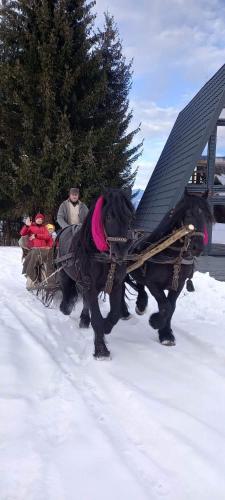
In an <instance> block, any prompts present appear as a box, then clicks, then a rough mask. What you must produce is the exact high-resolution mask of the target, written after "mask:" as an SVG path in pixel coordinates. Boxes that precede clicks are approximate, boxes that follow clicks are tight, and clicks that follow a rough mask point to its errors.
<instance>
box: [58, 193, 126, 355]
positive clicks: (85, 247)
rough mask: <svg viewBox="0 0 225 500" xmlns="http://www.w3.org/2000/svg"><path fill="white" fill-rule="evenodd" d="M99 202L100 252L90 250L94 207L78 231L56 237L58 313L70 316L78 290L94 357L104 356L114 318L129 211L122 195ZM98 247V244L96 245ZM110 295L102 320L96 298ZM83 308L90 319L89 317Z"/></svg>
mask: <svg viewBox="0 0 225 500" xmlns="http://www.w3.org/2000/svg"><path fill="white" fill-rule="evenodd" d="M99 202H101V214H100V218H101V220H99V221H98V222H99V224H100V229H101V228H102V234H101V235H100V236H101V237H102V238H103V247H104V246H105V250H104V251H100V250H99V249H98V248H97V247H96V241H95V242H94V237H93V221H94V220H96V209H97V204H94V205H93V207H92V208H91V209H90V211H89V214H88V215H87V218H86V220H85V222H84V224H83V226H82V228H81V229H80V230H79V231H78V232H77V233H75V234H74V235H73V234H72V233H73V227H71V226H69V227H68V228H66V229H65V230H63V232H62V234H61V235H60V237H59V261H60V262H61V264H62V265H63V267H64V268H63V269H62V270H61V271H60V283H61V288H62V292H63V299H62V302H61V305H60V310H61V311H62V312H63V313H64V314H70V313H71V311H72V309H73V306H74V304H75V302H76V299H77V297H78V290H79V289H80V291H81V293H82V296H83V301H84V307H83V311H82V313H81V318H80V326H82V327H86V328H87V327H88V326H89V324H90V322H91V325H92V327H93V330H94V345H95V351H94V356H95V357H96V358H104V357H109V356H110V352H109V350H108V349H107V347H106V345H105V340H104V335H105V334H109V333H110V332H111V330H112V328H113V326H114V325H115V324H116V323H117V321H118V320H119V318H120V310H121V300H122V286H123V282H124V279H125V276H126V262H125V259H126V256H127V252H128V248H129V245H130V241H129V233H130V231H129V230H130V226H131V224H132V219H133V216H134V209H133V205H132V203H131V201H130V200H129V197H128V196H127V194H126V192H125V191H123V190H120V189H109V190H107V191H106V192H105V193H104V194H103V196H102V197H100V198H99V199H98V200H97V203H99ZM97 246H98V245H97ZM105 287H107V292H108V293H109V294H110V312H109V313H108V315H107V317H106V318H103V317H102V314H101V312H100V308H99V303H98V296H99V293H100V292H101V291H104V290H105ZM89 310H90V314H91V318H90V316H89Z"/></svg>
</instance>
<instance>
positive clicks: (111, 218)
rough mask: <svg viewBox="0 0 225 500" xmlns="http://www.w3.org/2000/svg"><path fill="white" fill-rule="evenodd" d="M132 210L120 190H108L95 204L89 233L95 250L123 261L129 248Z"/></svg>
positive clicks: (125, 194)
mask: <svg viewBox="0 0 225 500" xmlns="http://www.w3.org/2000/svg"><path fill="white" fill-rule="evenodd" d="M133 215H134V208H133V205H132V203H131V201H130V200H129V197H128V196H127V193H126V192H125V191H123V190H122V189H108V190H107V191H105V192H104V193H103V195H102V196H100V197H99V198H98V200H97V202H96V204H95V207H94V210H93V214H92V223H91V231H92V238H93V241H94V244H95V246H96V248H97V249H98V250H99V251H100V252H104V251H110V253H111V255H112V258H115V259H116V260H123V259H125V258H126V256H127V253H128V248H129V230H130V227H131V223H132V220H133Z"/></svg>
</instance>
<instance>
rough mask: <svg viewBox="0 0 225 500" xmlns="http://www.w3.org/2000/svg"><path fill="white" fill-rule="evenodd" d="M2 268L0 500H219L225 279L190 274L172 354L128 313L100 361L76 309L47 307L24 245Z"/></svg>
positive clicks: (224, 419)
mask: <svg viewBox="0 0 225 500" xmlns="http://www.w3.org/2000/svg"><path fill="white" fill-rule="evenodd" d="M0 262H1V268H0V269H1V270H0V302H1V306H0V329H1V337H0V338H1V342H0V499H1V500H159V499H161V500H212V499H216V500H224V498H225V473H224V471H225V283H221V282H217V281H215V280H213V279H212V278H209V276H208V275H202V274H199V273H197V274H196V275H195V287H196V292H195V293H194V294H188V293H187V292H184V293H183V294H182V296H181V298H180V301H179V303H178V307H177V310H176V313H175V318H174V331H175V334H176V338H177V346H176V347H174V348H167V347H163V346H161V345H159V343H158V341H157V337H156V335H155V333H154V331H153V330H152V329H151V328H150V327H149V326H148V315H149V313H148V314H147V315H146V316H144V317H142V318H139V317H136V316H135V315H133V317H132V319H131V320H130V321H129V322H122V321H120V322H119V323H118V325H117V327H116V328H115V329H114V331H113V333H112V335H111V336H110V338H109V344H110V349H111V353H112V360H111V361H109V362H97V361H95V360H94V359H93V357H92V351H93V343H92V331H91V329H90V330H89V331H85V330H79V329H78V315H79V314H78V313H79V310H80V306H78V310H77V311H74V312H73V314H72V315H71V317H69V318H67V317H64V316H63V315H62V314H61V313H60V312H59V311H58V310H57V309H45V308H44V307H43V305H42V304H41V303H40V302H38V301H37V299H35V297H33V296H32V295H31V294H29V293H28V292H27V291H26V289H25V280H24V277H23V276H22V275H21V274H20V273H21V262H20V250H19V249H17V248H0ZM106 307H107V306H106V304H103V308H106ZM130 308H131V309H132V310H133V309H134V300H133V299H132V300H131V302H130ZM150 310H151V311H153V310H155V303H154V300H153V299H150V304H149V312H150Z"/></svg>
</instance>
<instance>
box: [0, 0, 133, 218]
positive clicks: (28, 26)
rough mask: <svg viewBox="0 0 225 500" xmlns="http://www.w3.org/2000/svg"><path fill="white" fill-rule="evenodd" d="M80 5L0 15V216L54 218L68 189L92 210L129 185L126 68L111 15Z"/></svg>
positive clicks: (28, 0) (48, 4) (37, 4)
mask: <svg viewBox="0 0 225 500" xmlns="http://www.w3.org/2000/svg"><path fill="white" fill-rule="evenodd" d="M94 4H95V2H94V1H91V2H89V3H87V2H86V1H85V0H14V1H13V0H4V1H2V7H1V9H0V14H1V16H0V110H1V111H0V113H1V114H0V165H1V169H0V214H2V215H4V214H6V213H7V214H8V215H9V214H12V215H17V216H20V215H24V213H30V214H32V213H34V212H35V211H39V210H41V211H47V213H49V214H51V215H53V214H54V213H55V212H56V210H57V207H58V205H59V203H60V202H61V201H62V199H64V198H65V196H66V195H67V191H68V189H69V187H71V186H73V185H74V186H80V187H81V191H82V194H83V198H84V200H85V201H86V202H89V201H90V200H91V199H92V198H93V196H95V195H97V194H99V192H100V190H101V189H102V187H104V186H105V187H108V186H115V187H122V186H131V185H132V183H133V181H134V178H135V172H133V173H132V166H133V163H134V162H135V161H136V159H137V158H138V157H139V155H140V149H141V144H136V145H135V146H132V142H133V139H134V138H135V135H136V134H137V132H138V131H139V128H138V129H136V130H133V131H129V127H130V123H131V120H132V116H133V114H132V111H130V110H129V101H128V95H129V90H130V87H131V77H132V72H131V67H132V63H128V64H127V63H126V61H125V58H124V57H123V54H122V45H121V42H120V39H119V35H118V31H117V28H116V26H115V23H114V21H113V18H111V17H110V16H109V15H106V20H105V28H104V30H103V31H102V32H100V31H97V33H95V32H94V19H95V16H94V14H93V12H92V11H93V7H94Z"/></svg>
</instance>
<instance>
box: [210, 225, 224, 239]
mask: <svg viewBox="0 0 225 500" xmlns="http://www.w3.org/2000/svg"><path fill="white" fill-rule="evenodd" d="M212 242H213V243H222V244H224V243H225V224H221V223H218V222H217V223H216V224H214V225H213V229H212Z"/></svg>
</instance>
